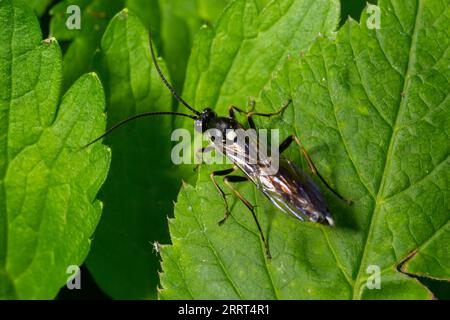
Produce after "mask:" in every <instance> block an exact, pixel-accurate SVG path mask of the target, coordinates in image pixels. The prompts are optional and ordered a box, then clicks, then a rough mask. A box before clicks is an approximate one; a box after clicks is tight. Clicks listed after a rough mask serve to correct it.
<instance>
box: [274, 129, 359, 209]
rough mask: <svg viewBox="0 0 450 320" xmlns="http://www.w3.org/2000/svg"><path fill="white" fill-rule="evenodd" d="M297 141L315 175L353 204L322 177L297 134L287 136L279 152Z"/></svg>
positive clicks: (332, 190) (336, 193)
mask: <svg viewBox="0 0 450 320" xmlns="http://www.w3.org/2000/svg"><path fill="white" fill-rule="evenodd" d="M294 141H295V143H297V145H298V146H299V148H300V150H301V151H302V153H303V156H304V157H305V159H306V162H307V163H308V167H309V169H310V170H311V172H312V173H313V174H315V175H317V176H318V177H319V179H320V180H321V181H322V182H323V184H324V185H325V186H326V187H327V188H328V189H329V190H330V191H331V192H333V193H334V194H335V195H336V196H337V197H338V198H339V199H341V200H343V201H345V202H347V203H348V204H349V205H351V204H352V201H351V200H348V199H346V198H344V197H343V196H341V195H340V194H339V193H338V192H337V191H336V190H334V189H333V188H332V187H331V186H330V185H329V184H328V182H327V181H326V180H325V179H324V178H323V177H322V175H321V174H320V172H319V171H318V170H317V168H316V166H315V165H314V162H313V161H312V159H311V157H310V156H309V154H308V152H307V151H306V149H305V147H303V144H302V143H301V141H300V139H299V138H298V137H297V136H296V135H291V136H289V137H287V138H286V140H284V141H283V142H282V143H281V144H280V147H279V153H280V154H281V153H282V152H283V151H285V150H286V149H287V148H288V147H289V146H290V145H291V143H292V142H294Z"/></svg>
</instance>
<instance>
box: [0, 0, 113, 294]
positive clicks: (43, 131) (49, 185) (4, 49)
mask: <svg viewBox="0 0 450 320" xmlns="http://www.w3.org/2000/svg"><path fill="white" fill-rule="evenodd" d="M0 66H1V68H0V137H1V138H0V298H3V299H5V298H6V299H12V298H16V299H17V298H21V299H49V298H53V297H55V296H56V294H57V293H58V290H59V288H60V287H61V286H63V285H64V284H65V282H66V281H67V278H68V276H69V275H68V274H67V273H66V270H67V268H68V267H69V266H70V265H80V264H82V263H83V260H84V259H85V257H86V255H87V253H88V251H89V247H90V237H91V236H92V234H93V232H94V230H95V227H96V225H97V223H98V221H99V219H100V215H101V210H102V205H101V203H100V202H99V201H97V200H96V199H95V197H96V193H97V191H98V190H99V188H100V186H101V184H102V183H103V181H104V180H105V178H106V174H107V172H108V167H109V161H110V152H109V150H108V149H107V148H106V147H105V146H102V145H101V144H97V145H95V146H93V147H91V148H88V149H81V147H82V146H83V145H85V144H86V143H88V142H89V141H90V140H92V139H93V138H94V137H96V136H97V135H99V134H100V133H101V132H102V131H103V130H104V127H105V117H104V115H103V109H104V106H105V101H104V95H103V89H102V86H101V84H100V81H99V79H98V78H97V76H96V75H95V74H88V75H85V76H83V77H82V78H81V79H79V80H78V81H77V82H76V83H75V84H74V86H73V87H72V88H71V89H70V90H69V91H68V93H67V94H66V95H64V97H62V99H61V102H60V103H59V100H60V83H61V71H62V70H61V50H60V48H59V45H58V43H57V42H56V40H55V39H47V40H44V41H42V35H41V32H40V29H39V24H38V21H37V20H36V18H35V16H34V14H33V12H32V11H31V10H30V9H29V7H28V6H27V5H25V4H24V3H23V2H22V1H18V0H17V1H11V0H4V1H1V2H0ZM58 103H59V106H58Z"/></svg>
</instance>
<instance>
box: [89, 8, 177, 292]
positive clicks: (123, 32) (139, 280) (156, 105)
mask: <svg viewBox="0 0 450 320" xmlns="http://www.w3.org/2000/svg"><path fill="white" fill-rule="evenodd" d="M118 62H120V63H118ZM97 65H98V69H99V74H100V77H101V79H102V81H103V83H104V84H105V89H106V96H107V101H108V121H109V126H112V125H113V124H116V123H117V122H118V121H120V120H123V119H125V118H127V117H128V116H130V115H134V114H137V113H140V112H144V111H163V110H166V111H167V110H170V109H171V107H172V97H171V95H170V92H169V91H168V90H167V89H166V88H165V87H164V84H163V83H162V82H161V79H160V78H159V76H158V74H157V72H156V70H155V69H154V67H153V64H152V61H151V57H150V47H149V37H148V30H146V29H145V27H144V25H143V24H142V22H141V21H140V20H139V18H138V17H137V16H136V15H135V14H133V13H132V12H131V11H128V10H126V9H124V10H123V11H121V12H120V13H119V14H118V15H116V16H115V17H114V18H113V19H112V21H111V23H110V24H109V26H108V28H107V30H106V31H105V34H104V36H103V39H102V43H101V52H100V55H99V57H98V63H97ZM171 123H172V118H171V117H160V118H158V117H153V118H146V119H140V120H139V121H136V122H133V123H130V124H128V125H127V126H125V127H123V128H121V129H120V130H118V131H116V132H114V133H113V134H111V136H109V137H108V138H107V140H106V141H107V143H108V144H109V145H111V148H112V150H113V152H114V156H113V161H112V164H111V171H110V175H109V178H108V179H107V181H106V183H105V185H104V187H103V188H102V191H101V194H100V198H101V199H102V200H104V202H105V209H104V210H105V214H104V217H103V219H102V220H101V222H100V225H99V227H98V230H97V232H96V234H95V239H94V242H93V246H92V251H91V255H90V256H89V258H88V261H87V265H88V268H89V270H90V271H91V273H92V274H93V276H94V278H95V280H96V282H97V283H98V284H99V285H100V287H101V288H102V289H103V290H104V291H105V292H106V293H108V294H109V295H110V296H111V297H114V298H124V299H133V298H136V299H143V298H152V297H153V298H154V297H155V295H156V286H157V283H158V276H157V272H156V271H157V269H158V266H159V261H158V258H157V256H156V255H155V254H154V253H152V246H151V242H153V241H155V240H158V241H164V240H166V241H167V240H168V230H167V227H166V225H167V224H166V217H167V215H168V214H170V213H171V212H172V201H173V200H174V199H175V198H176V193H177V191H178V185H179V183H180V182H179V181H180V179H179V178H177V177H176V176H175V175H174V174H173V164H172V162H171V159H170V147H171V144H170V134H171V128H172V126H171ZM112 279H114V280H113V281H112Z"/></svg>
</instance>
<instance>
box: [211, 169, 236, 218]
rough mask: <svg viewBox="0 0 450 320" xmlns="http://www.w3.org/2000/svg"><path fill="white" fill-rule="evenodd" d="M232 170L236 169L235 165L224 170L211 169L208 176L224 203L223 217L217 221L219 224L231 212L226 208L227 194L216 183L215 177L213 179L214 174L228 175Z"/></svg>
mask: <svg viewBox="0 0 450 320" xmlns="http://www.w3.org/2000/svg"><path fill="white" fill-rule="evenodd" d="M234 171H236V168H235V167H233V168H230V169H226V170H220V171H213V172H211V174H210V175H209V177H210V178H211V181H212V183H213V184H214V186H215V187H216V189H217V191H218V192H219V194H220V196H221V197H222V199H223V202H224V203H225V217H224V218H223V219H222V220H220V221H219V225H222V224H223V223H224V222H225V221H226V220H227V218H228V217H229V216H230V215H231V213H230V210H229V208H228V201H227V197H226V196H227V195H226V194H225V192H224V191H223V190H222V188H221V187H220V186H219V184H218V183H217V181H216V179H214V177H216V176H226V175H229V174H230V173H233V172H234Z"/></svg>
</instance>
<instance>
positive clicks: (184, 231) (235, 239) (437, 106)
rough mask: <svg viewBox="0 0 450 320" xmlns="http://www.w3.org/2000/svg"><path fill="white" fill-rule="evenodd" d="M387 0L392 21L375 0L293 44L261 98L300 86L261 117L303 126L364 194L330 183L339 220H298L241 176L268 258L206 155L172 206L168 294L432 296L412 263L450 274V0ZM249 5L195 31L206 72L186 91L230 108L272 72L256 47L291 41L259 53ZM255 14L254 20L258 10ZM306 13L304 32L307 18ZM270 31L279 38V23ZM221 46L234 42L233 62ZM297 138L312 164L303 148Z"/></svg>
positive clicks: (334, 170) (333, 179) (317, 156)
mask: <svg viewBox="0 0 450 320" xmlns="http://www.w3.org/2000/svg"><path fill="white" fill-rule="evenodd" d="M379 2H380V9H381V29H379V30H369V29H368V28H367V25H366V21H367V18H368V16H367V13H366V12H364V13H363V15H362V18H361V23H360V24H358V23H356V22H355V21H353V20H349V21H348V22H347V23H346V24H345V25H344V26H343V27H342V28H341V29H340V30H339V31H338V33H337V34H336V35H335V38H328V37H320V38H319V39H318V40H317V41H316V42H315V44H314V45H313V46H312V47H311V48H310V50H308V51H307V52H304V53H302V54H301V55H300V56H299V55H298V54H295V55H292V59H291V60H290V61H288V62H287V63H286V64H285V65H284V66H283V68H281V69H280V71H279V74H278V75H277V76H276V77H275V78H274V79H273V81H272V83H271V86H270V87H268V88H266V90H265V91H264V93H263V94H262V95H261V101H259V102H257V103H256V110H258V111H261V112H264V111H274V110H278V109H279V108H280V106H282V104H283V103H284V102H285V101H286V99H287V98H289V97H291V98H292V99H293V103H292V105H291V106H290V107H289V108H288V109H287V110H286V111H285V112H284V114H283V115H282V116H281V117H277V118H274V119H273V120H272V121H270V122H262V125H263V126H264V127H266V128H279V129H281V130H280V131H281V136H282V137H285V136H287V135H288V134H292V133H296V134H298V135H299V137H300V139H301V140H302V141H303V144H304V145H305V147H306V149H307V150H308V151H309V153H310V155H311V156H312V158H313V160H314V162H315V164H316V166H317V168H318V170H319V171H320V172H321V173H322V175H323V176H324V177H325V179H326V180H327V181H328V182H329V183H330V184H331V185H332V186H333V187H334V188H335V189H337V190H338V191H339V192H340V193H342V194H343V195H344V196H345V197H347V198H350V199H353V200H354V204H353V206H351V207H349V206H347V205H346V204H345V203H342V202H341V201H340V200H339V199H337V198H336V197H334V196H333V195H332V194H331V193H330V192H329V191H327V190H326V189H325V188H324V186H323V184H321V186H322V189H323V191H324V194H325V196H326V199H327V201H328V204H329V206H330V210H331V212H332V214H333V216H334V218H335V220H336V227H335V228H333V229H331V228H328V227H326V226H320V225H316V224H311V223H302V222H299V221H296V220H295V219H292V218H291V217H288V216H286V215H284V214H282V213H281V212H280V211H279V210H277V209H275V208H274V207H273V205H272V204H271V203H269V202H268V200H267V199H265V197H264V196H262V195H261V194H260V192H258V191H257V190H255V189H254V188H253V187H252V186H243V187H241V191H242V192H243V194H244V196H245V197H246V198H247V199H248V200H249V201H250V202H251V203H253V204H255V205H257V206H258V207H257V215H258V218H259V220H260V222H261V223H262V225H263V229H264V232H265V234H266V235H268V238H269V242H270V247H271V252H272V256H273V259H272V260H271V261H268V260H267V259H266V258H265V255H264V251H263V246H262V244H261V241H260V239H259V236H258V233H257V229H256V226H255V224H254V222H253V221H252V218H251V215H250V214H249V212H248V211H247V210H246V208H245V207H244V206H243V205H242V203H240V202H239V201H236V200H235V199H234V198H232V197H229V201H230V202H232V203H233V204H232V206H233V210H232V214H233V216H232V218H230V219H229V220H228V221H227V222H226V224H225V225H224V226H222V227H219V226H218V225H217V221H219V220H220V219H221V218H222V216H223V213H224V205H223V202H222V201H221V199H220V197H219V195H218V194H217V192H216V191H215V189H214V187H213V186H212V185H211V183H210V181H209V177H208V173H209V172H210V170H211V168H208V167H206V168H203V169H202V170H201V172H200V174H199V179H198V182H197V185H196V186H195V187H192V186H185V187H184V188H183V189H182V191H181V193H180V194H179V196H178V202H177V204H176V206H175V219H173V220H170V233H171V239H172V243H173V245H170V246H164V247H163V248H162V259H163V270H164V273H163V274H162V276H161V285H162V290H161V293H160V297H161V298H164V299H172V298H174V299H179V298H195V299H201V298H221V299H229V298H245V299H265V298H269V299H275V298H281V299H319V298H320V299H327V298H329V299H348V298H350V299H351V298H354V299H375V298H376V299H427V298H431V297H432V295H431V293H430V291H429V290H427V288H426V287H424V286H423V285H422V284H421V283H420V282H418V281H417V280H416V279H415V278H414V277H411V275H425V276H428V277H433V278H438V279H446V280H448V279H449V265H448V262H449V261H450V252H449V250H448V246H447V245H445V244H446V243H447V242H448V238H449V227H448V226H449V218H450V207H449V203H448V201H447V199H449V198H450V188H449V181H450V175H449V174H450V161H449V154H450V145H449V144H448V138H449V135H450V132H449V128H450V108H449V102H448V101H449V100H448V92H449V91H450V90H449V89H450V84H449V75H450V72H449V66H448V61H449V58H450V57H449V52H450V51H449V50H448V48H449V37H448V25H449V17H450V8H449V7H448V6H447V5H446V2H445V1H439V0H433V1H419V0H418V1H408V2H405V1H400V0H398V1H397V0H392V1H379ZM239 3H240V2H239V1H238V2H236V6H235V8H238V6H239ZM294 3H296V2H294ZM299 3H308V1H299ZM314 3H318V2H317V1H314ZM248 6H249V5H248ZM241 8H242V7H241ZM290 8H291V9H290V10H293V9H292V8H294V5H291V7H290ZM230 10H233V9H230ZM290 10H289V11H290ZM248 11H250V10H248V9H247V12H248ZM289 11H287V13H285V14H284V15H280V16H279V17H280V18H279V19H278V25H279V24H281V23H280V21H283V20H284V19H286V17H288V16H289V14H288V13H289ZM239 12H241V13H242V11H239V10H236V11H234V13H235V14H234V17H235V19H234V20H233V25H229V24H227V23H226V22H223V28H222V31H221V32H218V31H217V30H220V28H221V26H220V23H219V26H218V27H217V30H216V31H214V30H211V29H206V30H205V31H204V32H203V35H202V37H201V38H199V39H198V41H197V43H196V48H195V49H194V52H197V54H193V59H192V63H191V64H190V70H189V72H188V76H187V78H188V79H191V81H192V82H193V83H194V84H193V85H192V86H191V87H190V88H189V90H187V93H188V96H187V101H195V105H196V106H203V105H212V106H215V107H216V110H218V111H219V112H221V113H223V112H224V110H225V107H226V106H227V104H230V103H233V104H238V105H239V103H241V104H242V103H244V102H245V99H246V98H247V97H248V96H252V95H256V94H257V90H258V88H257V87H256V84H258V83H266V82H267V81H268V79H269V78H270V72H268V71H265V69H264V67H263V66H262V64H259V63H257V61H259V59H260V60H261V61H264V58H263V57H261V56H268V57H273V56H276V57H278V55H277V54H276V52H277V50H278V48H277V47H276V46H270V49H266V50H259V51H258V55H257V54H256V52H255V53H254V54H252V50H251V48H250V49H249V48H248V47H247V46H248V44H247V46H246V45H245V42H244V43H243V44H242V45H240V44H239V41H238V40H235V39H239V37H237V35H239V33H238V32H237V31H236V30H238V31H239V30H240V31H241V32H242V30H248V29H245V28H244V29H242V24H241V23H237V22H236V21H241V19H242V18H241V17H242V16H241V15H239ZM312 12H313V14H312V15H313V16H314V17H315V18H316V19H317V17H320V16H321V15H320V14H319V13H317V12H314V11H312ZM222 18H223V20H226V18H225V17H222ZM242 20H243V21H246V22H247V24H246V26H247V27H248V25H249V23H250V21H252V19H249V18H248V17H247V18H246V19H242ZM261 20H262V19H260V20H259V21H260V22H259V23H262V22H261ZM262 21H264V20H262ZM225 26H228V27H227V28H225ZM295 26H296V29H295V30H298V31H297V32H298V34H299V37H300V38H301V39H304V38H305V36H303V34H302V33H303V30H305V29H304V27H299V25H298V23H297V24H295ZM272 28H274V29H276V25H275V26H272ZM272 28H269V29H268V31H270V30H272ZM291 28H292V27H291ZM249 29H250V30H253V29H251V28H249ZM307 30H308V29H307ZM308 31H309V30H308ZM323 31H325V30H323ZM323 31H322V33H324V32H323ZM279 33H280V32H278V34H277V37H278V38H280V37H281V36H280V35H279ZM286 33H288V34H289V35H290V36H291V37H292V34H295V33H294V32H292V30H291V32H288V31H286ZM250 34H254V33H250ZM269 34H270V33H269ZM315 34H317V32H316V33H315ZM258 35H259V37H261V41H263V39H264V42H262V43H266V44H267V46H269V44H270V41H271V39H272V37H269V36H267V37H265V35H264V34H261V33H258ZM259 37H258V38H259ZM258 38H256V39H257V40H258ZM257 40H255V38H251V41H248V42H250V43H251V44H253V45H254V43H258V41H257ZM297 42H298V40H295V39H293V40H292V42H291V45H295V43H297ZM241 47H243V49H240V50H239V49H238V51H237V53H236V51H234V52H233V50H232V48H241ZM228 50H230V51H231V53H230V54H229V55H228V54H227V53H228ZM207 52H211V54H210V55H208V54H207ZM215 52H222V55H221V63H220V64H219V63H218V60H219V59H218V58H216V55H217V53H216V54H215ZM241 52H242V53H241ZM297 52H298V51H297ZM244 53H245V55H244ZM283 55H285V53H284V52H283ZM227 56H231V57H236V58H237V59H234V60H233V59H227ZM241 56H242V57H241ZM239 58H240V60H238V59H239ZM215 59H216V62H214V60H215ZM265 59H267V60H268V61H270V58H267V57H266V58H265ZM272 59H273V58H272ZM273 64H274V63H273V62H272V64H270V63H269V62H266V63H265V65H266V66H269V67H270V66H271V65H273ZM230 66H231V67H230ZM251 67H253V69H252V68H251ZM257 67H259V68H257ZM269 69H270V68H269ZM252 70H258V71H259V72H258V73H257V74H258V75H259V76H260V77H261V78H258V77H257V75H256V74H253V72H252ZM255 73H256V72H255ZM266 74H267V76H265V75H266ZM224 76H225V77H224ZM206 79H207V80H208V81H207V80H206ZM263 80H264V81H263ZM232 89H234V90H232ZM251 89H253V90H254V91H252V90H251ZM290 149H291V150H290V152H289V155H290V156H291V158H292V159H294V160H295V162H296V163H298V164H300V163H301V161H300V153H299V152H298V150H296V148H295V147H291V148H290ZM373 266H377V267H379V268H380V271H381V288H380V289H372V290H370V289H369V288H368V287H367V282H368V281H371V278H370V277H371V275H372V274H371V273H370V272H368V268H369V267H371V268H373ZM369 270H370V268H369Z"/></svg>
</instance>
